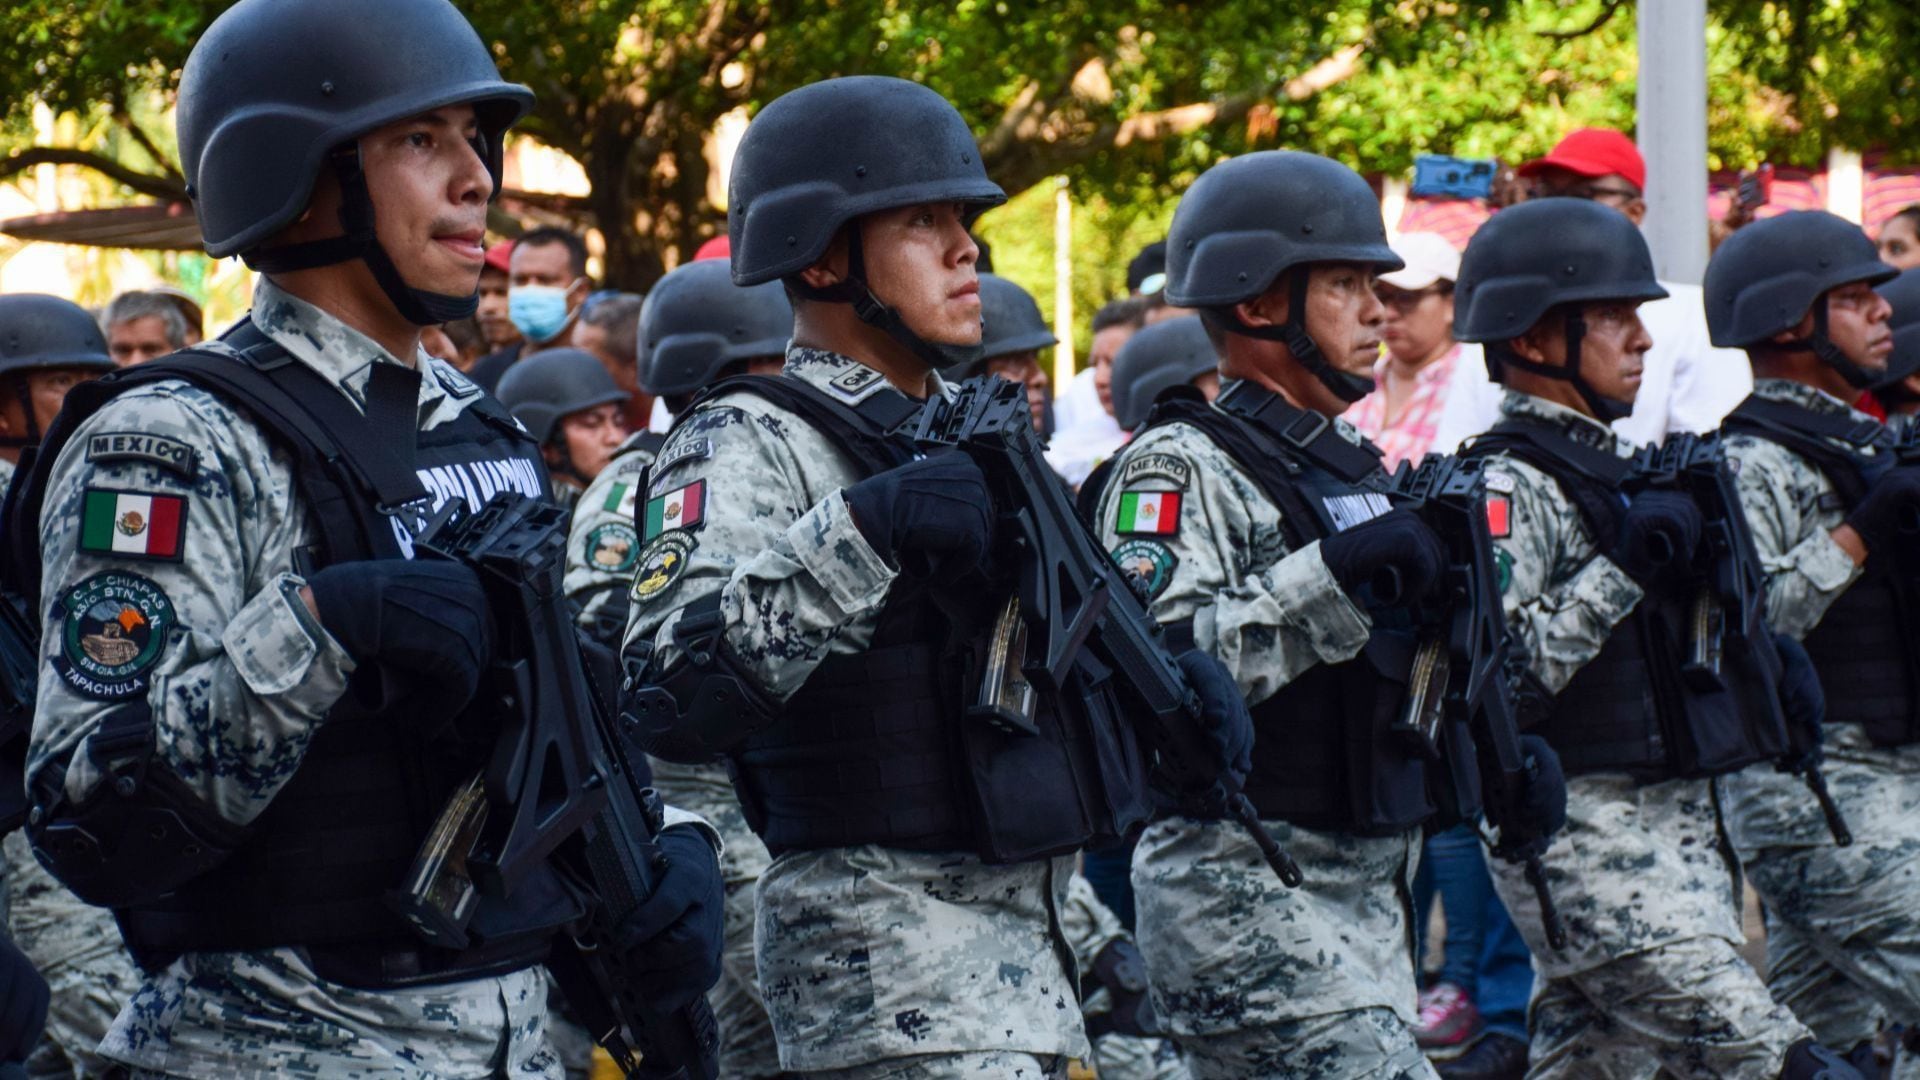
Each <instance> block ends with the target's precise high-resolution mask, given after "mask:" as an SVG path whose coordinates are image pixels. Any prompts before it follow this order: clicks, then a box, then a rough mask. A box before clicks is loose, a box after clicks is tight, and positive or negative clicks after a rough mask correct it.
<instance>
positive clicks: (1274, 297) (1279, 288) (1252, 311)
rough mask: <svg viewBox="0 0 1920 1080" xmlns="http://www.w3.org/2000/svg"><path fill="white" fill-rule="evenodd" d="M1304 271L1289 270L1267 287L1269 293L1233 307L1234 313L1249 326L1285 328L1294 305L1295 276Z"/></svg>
mask: <svg viewBox="0 0 1920 1080" xmlns="http://www.w3.org/2000/svg"><path fill="white" fill-rule="evenodd" d="M1298 273H1305V271H1304V270H1300V269H1294V270H1288V271H1286V272H1285V273H1283V274H1281V275H1280V276H1279V277H1277V278H1275V279H1274V280H1273V284H1271V285H1269V286H1267V291H1266V292H1263V293H1261V294H1260V295H1259V296H1256V297H1254V298H1253V299H1251V300H1244V301H1241V302H1240V303H1238V304H1235V305H1234V306H1233V313H1234V314H1235V315H1236V316H1238V317H1239V319H1240V322H1241V323H1243V324H1244V325H1247V326H1284V325H1285V324H1286V321H1287V309H1288V307H1289V306H1290V305H1291V303H1292V291H1293V290H1292V289H1291V287H1290V286H1291V285H1292V282H1293V275H1295V274H1298Z"/></svg>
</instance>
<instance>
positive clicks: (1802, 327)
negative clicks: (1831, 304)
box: [1767, 308, 1813, 345]
mask: <svg viewBox="0 0 1920 1080" xmlns="http://www.w3.org/2000/svg"><path fill="white" fill-rule="evenodd" d="M1811 336H1813V309H1812V308H1808V309H1807V313H1806V314H1805V315H1802V316H1800V321H1799V322H1797V323H1794V324H1793V325H1792V326H1790V327H1788V328H1787V329H1785V330H1782V331H1780V332H1779V333H1777V334H1775V335H1773V336H1772V337H1770V338H1768V339H1767V344H1769V345H1798V344H1799V343H1800V342H1803V341H1805V340H1807V338H1809V337H1811Z"/></svg>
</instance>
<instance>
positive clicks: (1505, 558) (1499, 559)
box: [1493, 547, 1513, 596]
mask: <svg viewBox="0 0 1920 1080" xmlns="http://www.w3.org/2000/svg"><path fill="white" fill-rule="evenodd" d="M1493 576H1494V584H1496V585H1498V586H1499V587H1500V593H1501V595H1503V596H1504V595H1506V591H1507V586H1509V585H1512V584H1513V556H1512V555H1511V554H1509V553H1508V551H1507V549H1506V548H1503V547H1497V548H1494V549H1493Z"/></svg>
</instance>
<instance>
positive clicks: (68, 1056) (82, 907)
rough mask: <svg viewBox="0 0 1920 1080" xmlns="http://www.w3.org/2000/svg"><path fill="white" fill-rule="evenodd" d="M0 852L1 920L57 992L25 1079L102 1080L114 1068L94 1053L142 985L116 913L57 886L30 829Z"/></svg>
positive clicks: (7, 842) (0, 846) (11, 836)
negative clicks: (30, 840)
mask: <svg viewBox="0 0 1920 1080" xmlns="http://www.w3.org/2000/svg"><path fill="white" fill-rule="evenodd" d="M0 853H3V854H0V916H4V919H5V922H6V926H7V930H8V932H9V933H10V934H11V935H12V937H13V940H14V943H15V944H17V945H19V946H20V950H21V951H22V952H24V953H26V954H27V959H29V960H31V961H33V966H34V967H35V968H36V969H38V970H39V972H40V974H41V976H42V977H44V978H45V979H46V980H47V986H48V987H49V988H50V989H51V990H52V994H53V996H52V998H51V1002H50V1005H49V1008H48V1010H47V1031H46V1034H45V1035H44V1036H42V1037H41V1039H40V1044H39V1046H37V1047H35V1049H34V1052H33V1056H32V1057H30V1058H28V1059H27V1074H28V1075H29V1076H32V1077H34V1078H36V1080H40V1078H52V1077H73V1076H100V1075H104V1074H105V1072H106V1071H107V1069H108V1068H109V1066H110V1064H111V1063H110V1062H108V1061H106V1060H105V1059H104V1058H102V1057H100V1056H99V1055H98V1054H96V1053H94V1049H95V1047H97V1046H99V1045H100V1040H101V1038H102V1037H104V1036H105V1035H106V1033H107V1028H108V1027H109V1026H111V1025H112V1024H113V1018H114V1017H115V1016H117V1015H119V1012H120V1009H121V1007H122V1006H124V1005H125V1004H126V1003H127V997H128V996H129V995H131V994H132V993H133V988H134V987H135V986H137V985H139V982H140V975H139V972H137V971H136V970H134V966H133V960H132V958H131V957H129V956H128V955H127V951H126V947H125V946H124V945H123V944H122V943H121V941H120V927H119V926H118V925H116V924H115V923H114V921H113V912H111V911H108V910H107V909H106V908H97V907H94V906H92V905H90V904H88V903H86V902H85V901H83V900H81V899H80V898H79V897H77V896H75V895H73V894H72V893H71V892H68V891H67V889H66V887H65V886H63V885H61V884H60V883H59V882H58V881H55V880H54V878H53V875H52V874H49V873H47V871H46V868H45V867H43V866H41V865H40V863H39V861H38V860H36V859H35V858H34V857H33V850H32V849H31V848H30V847H28V846H27V834H26V832H25V831H16V832H13V833H11V834H9V835H8V836H7V838H6V840H5V841H4V842H0Z"/></svg>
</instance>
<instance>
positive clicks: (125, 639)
mask: <svg viewBox="0 0 1920 1080" xmlns="http://www.w3.org/2000/svg"><path fill="white" fill-rule="evenodd" d="M55 614H57V615H58V616H59V617H60V651H59V652H58V653H56V654H55V655H54V657H53V666H54V670H56V671H58V672H59V673H60V677H61V678H62V679H65V680H66V683H67V686H68V687H70V688H71V689H72V690H73V692H74V693H76V694H79V695H80V696H81V697H87V698H92V699H94V700H96V701H120V700H124V699H126V698H131V697H138V696H140V695H142V694H145V693H146V692H147V687H148V684H149V680H148V679H147V673H148V672H150V671H152V670H153V667H154V665H155V664H158V663H159V662H160V656H161V654H162V653H164V652H166V649H167V634H168V632H169V631H170V630H172V629H173V624H174V621H175V617H174V612H173V601H171V600H169V599H167V594H166V593H164V592H162V591H161V590H160V586H158V585H155V584H154V583H153V582H151V581H149V580H147V579H146V578H143V577H141V576H140V575H138V574H129V573H126V572H124V571H120V570H109V571H107V572H106V573H103V574H95V575H94V576H92V577H90V578H88V579H86V580H85V581H82V582H81V583H80V584H78V585H75V586H74V587H72V588H71V589H68V590H67V591H66V592H65V593H64V594H63V595H62V596H61V597H60V600H59V603H58V605H57V607H56V608H55Z"/></svg>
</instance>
